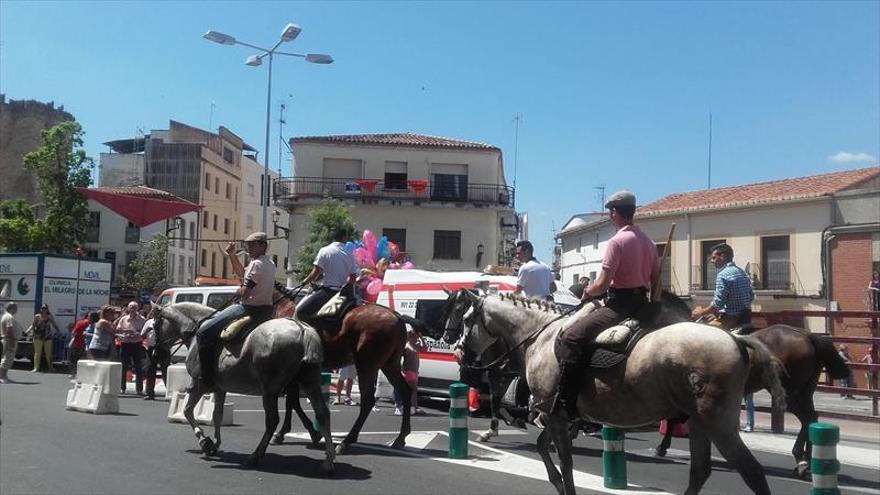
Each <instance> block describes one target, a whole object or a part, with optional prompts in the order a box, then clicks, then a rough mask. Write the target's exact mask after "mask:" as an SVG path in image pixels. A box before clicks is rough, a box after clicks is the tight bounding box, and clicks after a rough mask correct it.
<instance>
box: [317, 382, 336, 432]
mask: <svg viewBox="0 0 880 495" xmlns="http://www.w3.org/2000/svg"><path fill="white" fill-rule="evenodd" d="M331 379H332V376H331V375H330V372H329V371H322V372H321V399H322V400H323V401H324V404H325V405H326V406H327V408H328V409H329V408H330V380H331ZM315 431H317V432H320V431H321V422H320V421H319V420H318V415H317V414H315Z"/></svg>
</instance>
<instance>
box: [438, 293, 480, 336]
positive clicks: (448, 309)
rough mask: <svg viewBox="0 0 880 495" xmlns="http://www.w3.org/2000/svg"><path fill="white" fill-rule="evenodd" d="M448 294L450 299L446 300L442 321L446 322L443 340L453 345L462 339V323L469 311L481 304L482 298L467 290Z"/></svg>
mask: <svg viewBox="0 0 880 495" xmlns="http://www.w3.org/2000/svg"><path fill="white" fill-rule="evenodd" d="M447 293H448V294H449V298H448V299H447V300H446V306H445V307H444V309H443V315H442V317H441V321H443V322H445V324H444V328H443V330H444V331H443V340H444V341H445V342H446V343H447V344H452V343H454V342H456V341H457V340H458V339H459V337H461V333H462V323H463V321H464V318H465V315H466V314H467V312H468V310H470V309H471V308H475V307H476V306H478V305H479V304H481V298H480V296H477V295H476V294H474V293H473V292H471V291H469V290H467V289H459V290H457V291H455V292H449V291H447Z"/></svg>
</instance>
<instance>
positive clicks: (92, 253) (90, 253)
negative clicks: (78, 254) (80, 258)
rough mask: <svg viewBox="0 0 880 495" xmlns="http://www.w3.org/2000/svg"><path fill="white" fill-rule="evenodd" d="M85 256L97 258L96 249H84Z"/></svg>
mask: <svg viewBox="0 0 880 495" xmlns="http://www.w3.org/2000/svg"><path fill="white" fill-rule="evenodd" d="M86 258H94V259H98V251H97V250H95V249H86Z"/></svg>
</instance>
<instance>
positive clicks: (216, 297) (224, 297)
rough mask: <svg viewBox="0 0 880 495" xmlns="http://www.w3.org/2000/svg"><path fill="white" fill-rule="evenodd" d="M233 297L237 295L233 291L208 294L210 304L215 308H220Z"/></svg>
mask: <svg viewBox="0 0 880 495" xmlns="http://www.w3.org/2000/svg"><path fill="white" fill-rule="evenodd" d="M233 297H235V294H233V293H231V292H227V293H214V294H208V306H211V307H212V308H214V309H220V308H221V307H222V306H223V305H224V304H226V303H227V302H229V300H230V299H232V298H233Z"/></svg>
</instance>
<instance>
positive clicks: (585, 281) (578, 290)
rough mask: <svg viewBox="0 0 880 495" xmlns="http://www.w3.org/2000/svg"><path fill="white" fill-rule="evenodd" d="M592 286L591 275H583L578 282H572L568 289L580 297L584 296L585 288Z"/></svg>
mask: <svg viewBox="0 0 880 495" xmlns="http://www.w3.org/2000/svg"><path fill="white" fill-rule="evenodd" d="M589 286H590V278H589V277H581V278H579V279H578V281H577V283H576V284H572V286H571V287H569V288H568V290H569V291H570V292H571V293H572V294H574V295H575V297H577V298H578V299H580V298H581V297H583V295H584V289H586V288H587V287H589Z"/></svg>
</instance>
